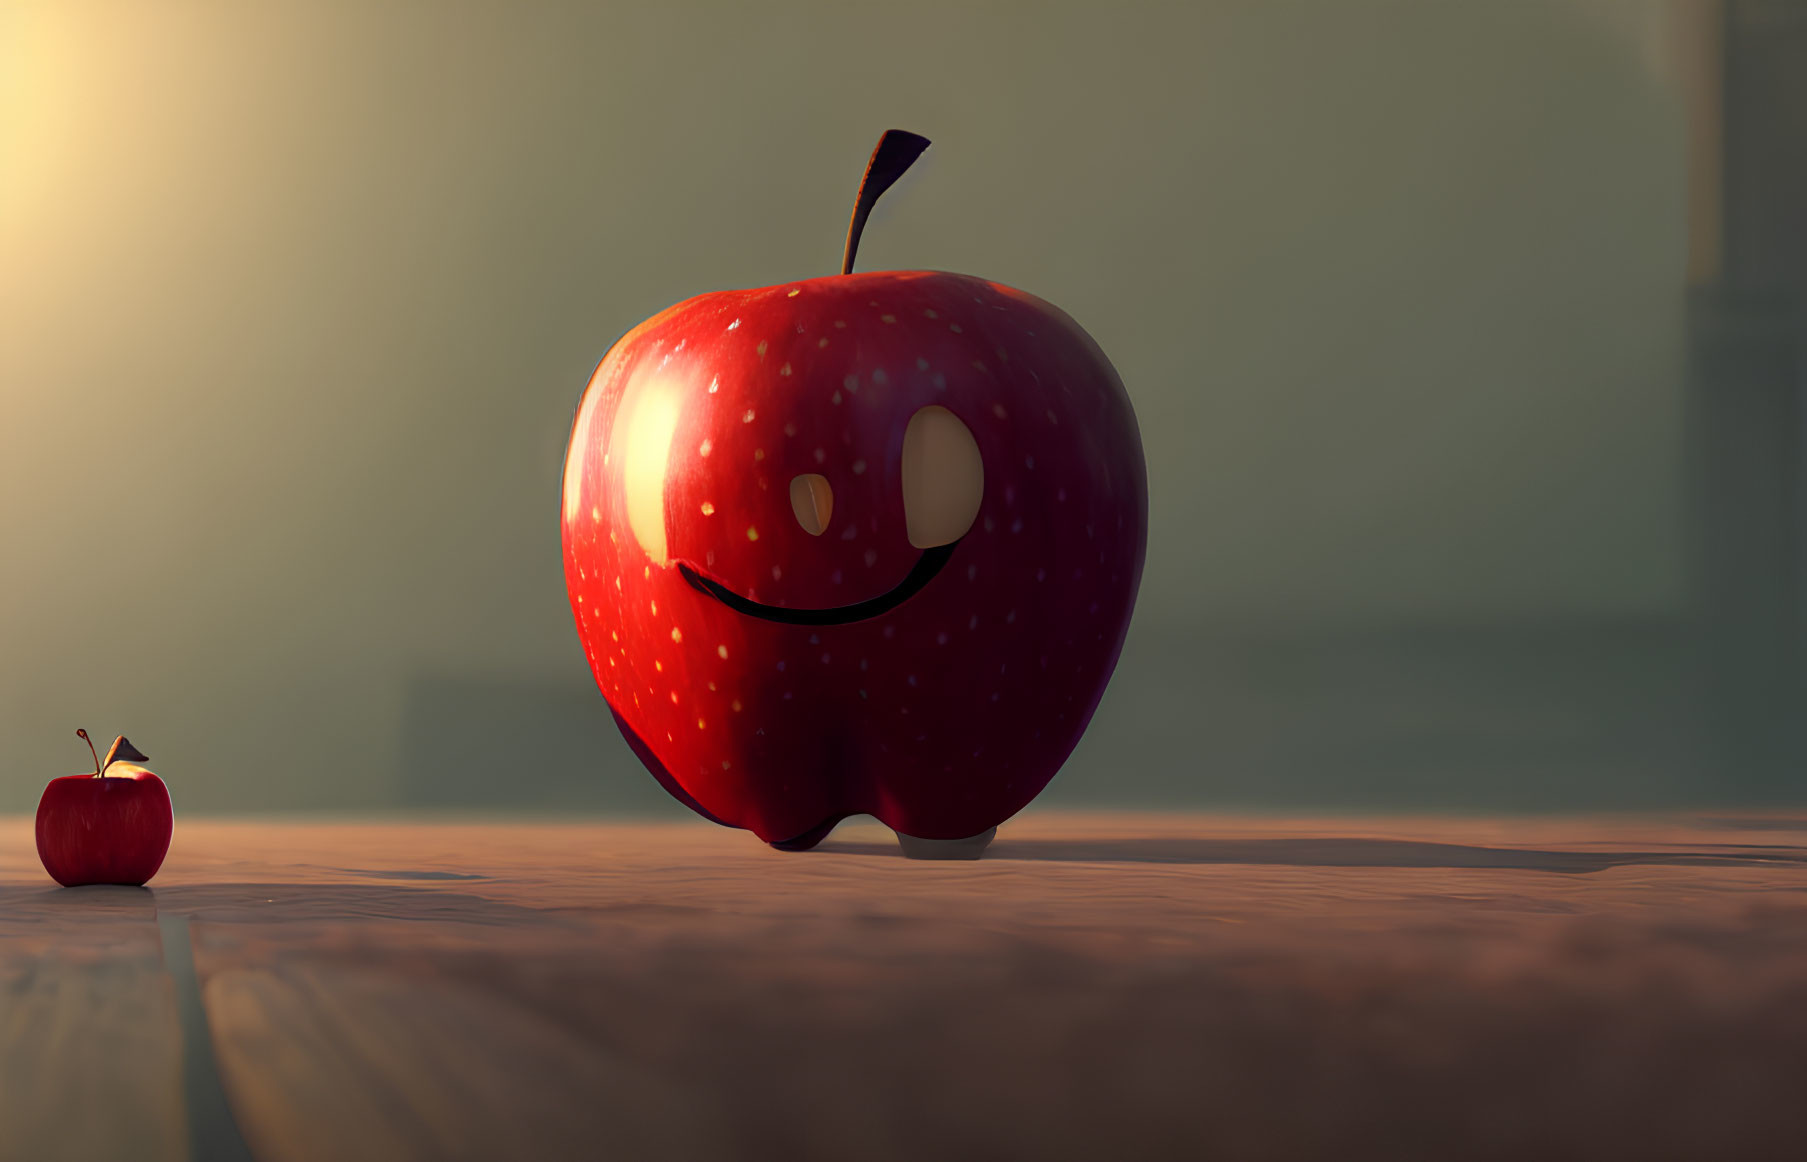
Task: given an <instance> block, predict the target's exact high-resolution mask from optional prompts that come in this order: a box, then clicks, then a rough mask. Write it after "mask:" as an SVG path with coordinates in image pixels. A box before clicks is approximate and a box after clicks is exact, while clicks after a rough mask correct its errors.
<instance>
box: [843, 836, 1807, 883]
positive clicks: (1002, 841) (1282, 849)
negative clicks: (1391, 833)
mask: <svg viewBox="0 0 1807 1162" xmlns="http://www.w3.org/2000/svg"><path fill="white" fill-rule="evenodd" d="M1721 846H1722V845H1715V847H1716V848H1718V847H1721ZM816 850H818V851H821V852H826V853H830V854H835V855H859V856H893V857H896V858H900V859H901V858H902V853H901V852H900V851H899V850H898V847H897V845H896V844H894V843H866V842H857V841H850V840H849V841H837V840H835V839H833V838H830V839H829V840H827V841H826V842H824V843H823V844H822V845H821V846H820V847H819V848H817V849H816ZM984 859H985V860H988V861H993V862H995V861H1000V860H1040V861H1048V862H1056V863H1147V864H1159V863H1169V864H1214V863H1221V864H1258V865H1267V866H1277V867H1351V868H1356V867H1369V868H1474V869H1497V870H1518V871H1546V872H1558V873H1562V874H1565V875H1583V874H1587V873H1590V872H1599V871H1605V870H1607V869H1608V868H1615V867H1626V866H1631V865H1668V866H1686V867H1741V866H1743V867H1759V866H1760V867H1774V866H1776V865H1778V864H1794V865H1798V866H1801V867H1803V868H1807V849H1803V848H1799V847H1780V846H1778V847H1756V846H1740V847H1738V848H1736V849H1733V850H1701V851H1608V852H1591V851H1549V850H1541V849H1530V848H1514V847H1477V846H1471V845H1467V844H1458V843H1426V842H1419V841H1415V840H1399V839H1362V838H1337V837H1325V838H1306V839H1191V838H1156V837H1144V838H1137V837H1130V838H1123V839H1027V838H1026V839H1011V838H1009V837H1008V836H1007V835H1004V834H1002V833H1000V835H999V837H998V839H997V841H996V842H995V843H993V844H992V845H991V847H990V849H989V850H987V851H986V853H985V855H984Z"/></svg>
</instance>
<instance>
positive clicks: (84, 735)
mask: <svg viewBox="0 0 1807 1162" xmlns="http://www.w3.org/2000/svg"><path fill="white" fill-rule="evenodd" d="M75 733H76V734H78V735H80V736H81V740H82V741H83V742H85V743H87V744H88V753H89V754H91V755H93V756H94V777H95V778H97V779H98V778H100V777H101V776H100V752H99V751H97V750H95V749H94V740H93V739H91V738H89V737H88V732H87V731H85V730H82V729H81V728H79V727H77V728H76V731H75Z"/></svg>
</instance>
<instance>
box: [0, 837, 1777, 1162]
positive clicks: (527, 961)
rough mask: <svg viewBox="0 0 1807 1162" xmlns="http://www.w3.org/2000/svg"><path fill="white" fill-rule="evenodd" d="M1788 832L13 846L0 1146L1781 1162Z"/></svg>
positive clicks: (402, 1153)
mask: <svg viewBox="0 0 1807 1162" xmlns="http://www.w3.org/2000/svg"><path fill="white" fill-rule="evenodd" d="M1804 843H1807V819H1800V818H1788V817H1780V816H1771V817H1757V818H1720V819H1699V818H1649V819H1602V818H1558V819H1548V818H1544V819H1498V820H1486V821H1472V820H1471V821H1461V820H1436V819H1424V820H1411V819H1384V820H1383V819H1340V820H1336V819H1330V820H1326V819H1319V820H1310V819H1281V818H1230V817H1201V816H1189V817H1174V816H1107V815H1089V816H1082V815H1054V814H1047V815H1031V816H1028V817H1025V818H1022V819H1018V820H1014V821H1012V822H1011V823H1009V824H1007V825H1006V826H1005V827H1004V828H1003V829H1002V831H1001V832H1000V836H999V839H998V841H997V843H996V844H995V845H994V847H993V848H992V852H991V854H990V855H989V856H988V858H986V859H985V860H983V861H981V862H978V863H961V864H926V863H915V862H908V861H905V860H903V859H901V858H899V857H898V856H897V854H896V847H895V844H894V843H893V842H892V841H891V840H890V839H889V837H888V833H886V832H883V831H882V830H881V829H879V828H877V827H876V826H875V825H871V824H867V825H863V826H861V825H852V824H850V825H847V826H845V827H843V828H842V830H841V831H839V832H837V833H836V835H835V836H834V837H833V838H832V839H831V840H830V841H829V842H828V843H827V844H826V845H824V848H823V849H821V850H819V851H816V852H812V853H807V854H802V855H783V854H779V853H776V852H773V851H770V850H767V849H765V848H763V847H762V846H760V845H759V844H758V843H757V842H756V841H754V840H753V839H752V837H751V836H748V835H745V834H743V833H736V832H730V831H725V830H721V829H718V828H714V827H711V826H708V825H706V824H700V823H699V824H696V825H669V824H661V825H649V824H631V823H614V824H603V823H597V824H577V825H530V824H508V825H476V824H471V825H463V824H443V823H442V824H422V825H402V824H392V823H374V822H372V823H297V824H268V823H227V822H208V821H197V820H181V821H179V822H178V831H177V837H176V842H175V844H174V846H173V848H172V850H171V853H170V857H169V860H168V862H167V864H166V865H165V867H164V871H163V873H162V874H161V875H160V876H159V877H158V878H157V880H156V881H155V882H154V890H151V891H134V890H129V889H74V890H61V889H57V888H56V887H55V886H54V885H52V884H51V883H50V882H49V880H48V879H46V878H45V877H44V876H43V874H42V872H41V870H40V869H39V868H38V867H37V864H36V858H35V855H34V853H33V851H32V847H31V827H30V823H29V821H28V820H20V819H0V1158H6V1159H13V1158H18V1159H32V1160H34V1162H36V1160H42V1159H57V1158H97V1159H111V1158H148V1159H161V1158H185V1157H197V1158H210V1159H212V1158H256V1159H260V1160H268V1162H275V1160H303V1159H310V1160H311V1159H349V1160H356V1159H440V1158H448V1159H461V1158H470V1159H514V1158H520V1159H536V1160H537V1159H562V1158H572V1159H578V1158H582V1159H604V1158H625V1159H659V1158H694V1159H741V1158H745V1159H766V1158H771V1159H778V1158H785V1159H848V1158H858V1159H863V1158H874V1159H931V1158H932V1159H943V1158H946V1159H969V1158H970V1159H975V1160H976V1159H1007V1158H1028V1159H1067V1158H1071V1159H1101V1158H1150V1159H1154V1158H1175V1159H1179V1158H1188V1159H1190V1158H1203V1157H1226V1158H1238V1159H1281V1158H1314V1157H1338V1158H1351V1157H1355V1158H1364V1157H1374V1158H1456V1157H1461V1158H1527V1157H1535V1158H1588V1159H1590V1160H1597V1159H1601V1158H1613V1157H1638V1158H1708V1157H1711V1158H1721V1159H1728V1158H1766V1159H1773V1158H1779V1157H1791V1156H1795V1154H1796V1153H1797V1152H1798V1149H1799V1146H1800V1143H1801V1142H1802V1141H1807V1113H1804V1112H1803V1111H1807V1101H1803V1099H1802V1095H1803V1094H1804V1093H1807V846H1804ZM189 998H192V999H189ZM190 1010H192V1011H190ZM210 1093H211V1094H212V1095H213V1096H212V1098H210V1097H209V1094H210ZM210 1102H211V1104H210Z"/></svg>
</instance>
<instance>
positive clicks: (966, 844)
mask: <svg viewBox="0 0 1807 1162" xmlns="http://www.w3.org/2000/svg"><path fill="white" fill-rule="evenodd" d="M997 835H998V829H997V828H995V827H990V828H987V829H986V830H984V831H981V832H979V834H977V835H969V836H967V837H966V838H965V839H918V838H916V837H915V836H914V835H905V834H904V833H903V832H901V831H899V832H897V846H899V847H901V848H903V853H904V858H905V859H978V858H979V857H980V856H981V855H984V854H985V849H986V848H987V847H990V846H991V841H992V840H993V839H996V838H997Z"/></svg>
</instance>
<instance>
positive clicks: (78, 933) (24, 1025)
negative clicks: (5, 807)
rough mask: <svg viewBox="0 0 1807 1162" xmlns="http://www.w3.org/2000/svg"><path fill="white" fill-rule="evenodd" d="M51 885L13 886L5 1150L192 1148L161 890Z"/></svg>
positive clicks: (59, 1154) (1, 886)
mask: <svg viewBox="0 0 1807 1162" xmlns="http://www.w3.org/2000/svg"><path fill="white" fill-rule="evenodd" d="M8 822H10V821H8ZM40 874H41V873H40ZM45 884H46V885H47V886H45V887H43V888H34V887H26V886H22V885H17V884H15V883H11V882H0V1160H4V1162H14V1160H17V1162H55V1160H62V1159H68V1160H70V1162H87V1160H90V1159H108V1158H122V1159H124V1158H130V1159H146V1160H164V1159H167V1160H170V1162H177V1160H180V1159H185V1158H187V1157H188V1156H189V1151H188V1139H187V1129H186V1120H185V1117H184V1114H183V1106H182V1088H181V1078H182V1071H181V1053H182V1042H181V1029H180V1027H179V1025H178V1022H177V1019H176V1005H175V997H174V994H173V992H172V989H171V985H170V981H169V978H168V977H167V976H166V975H165V974H164V972H163V967H162V962H161V959H160V956H159V953H158V942H157V927H156V919H155V912H154V910H153V907H152V904H151V898H150V893H148V892H145V891H142V890H139V889H136V888H75V889H58V888H56V887H55V885H52V884H49V881H48V880H46V881H45Z"/></svg>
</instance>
